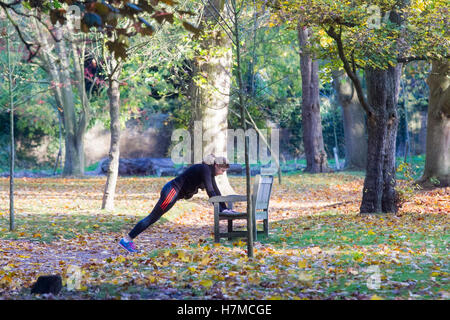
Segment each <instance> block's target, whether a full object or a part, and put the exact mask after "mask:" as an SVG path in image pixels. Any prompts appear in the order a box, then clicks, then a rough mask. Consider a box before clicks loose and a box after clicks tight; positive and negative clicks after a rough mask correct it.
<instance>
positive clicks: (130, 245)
mask: <svg viewBox="0 0 450 320" xmlns="http://www.w3.org/2000/svg"><path fill="white" fill-rule="evenodd" d="M119 246H121V247H122V248H124V249H125V250H127V251H128V252H138V250H137V249H136V246H135V245H134V243H133V241H130V242H127V241H125V239H124V238H122V239H120V242H119Z"/></svg>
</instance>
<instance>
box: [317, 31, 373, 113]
mask: <svg viewBox="0 0 450 320" xmlns="http://www.w3.org/2000/svg"><path fill="white" fill-rule="evenodd" d="M325 31H326V33H327V34H328V35H329V36H330V37H331V38H333V39H334V41H335V42H336V44H337V47H338V54H339V58H340V59H341V60H342V62H343V64H344V70H345V72H346V73H347V75H348V77H349V78H350V79H351V80H352V82H353V84H354V86H355V89H356V94H357V95H358V99H359V102H360V103H361V106H362V107H363V109H364V110H365V111H366V113H367V115H368V116H370V115H371V114H373V113H374V111H373V110H372V107H371V106H370V105H369V104H368V103H367V100H366V98H365V97H364V93H363V89H362V85H361V81H360V80H359V78H358V75H357V74H356V73H355V72H353V71H352V67H351V66H350V63H349V61H348V60H347V57H346V56H345V52H344V46H343V44H342V35H341V30H340V32H339V34H337V33H336V31H335V30H334V27H333V26H331V27H330V28H329V29H326V28H325Z"/></svg>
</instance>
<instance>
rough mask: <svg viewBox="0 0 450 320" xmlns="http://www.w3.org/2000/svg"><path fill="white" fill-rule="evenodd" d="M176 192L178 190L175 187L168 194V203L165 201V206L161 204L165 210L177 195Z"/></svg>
mask: <svg viewBox="0 0 450 320" xmlns="http://www.w3.org/2000/svg"><path fill="white" fill-rule="evenodd" d="M175 194H176V190H175V189H173V190H172V191H171V192H170V193H169V195H168V196H167V199H166V200H168V201H167V202H166V203H163V206H161V209H163V210H165V209H166V208H167V206H168V205H169V204H170V203H171V202H172V199H173V197H174V196H175Z"/></svg>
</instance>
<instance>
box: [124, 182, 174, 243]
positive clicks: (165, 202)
mask: <svg viewBox="0 0 450 320" xmlns="http://www.w3.org/2000/svg"><path fill="white" fill-rule="evenodd" d="M178 194H179V190H178V189H177V188H175V187H174V186H173V185H172V183H171V182H168V183H166V185H165V186H164V187H163V188H162V190H161V197H160V198H159V200H158V202H157V203H156V205H155V207H154V208H153V210H152V212H151V213H150V214H149V215H148V216H147V217H145V218H144V219H142V220H141V221H139V222H138V223H137V224H136V226H135V227H134V228H133V229H132V230H131V231H130V233H128V236H129V237H130V238H131V239H134V238H136V237H137V236H138V235H139V234H140V233H142V232H143V231H144V230H145V229H147V228H148V227H149V226H151V225H152V224H154V223H155V222H156V221H158V220H159V218H161V216H162V215H163V214H164V213H166V212H167V211H169V210H170V209H171V208H172V207H173V205H174V204H175V202H177V200H178Z"/></svg>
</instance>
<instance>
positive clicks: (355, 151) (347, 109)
mask: <svg viewBox="0 0 450 320" xmlns="http://www.w3.org/2000/svg"><path fill="white" fill-rule="evenodd" d="M333 86H334V89H335V90H336V94H337V97H338V101H339V104H340V105H341V107H342V115H343V119H344V136H345V169H347V170H365V169H366V163H367V135H366V132H367V129H366V119H365V112H364V109H363V108H362V106H361V103H360V102H359V99H358V95H357V94H356V90H355V88H354V85H353V84H352V83H351V82H350V81H348V80H345V81H343V80H342V78H341V77H340V76H339V75H338V74H337V73H334V75H333Z"/></svg>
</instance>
